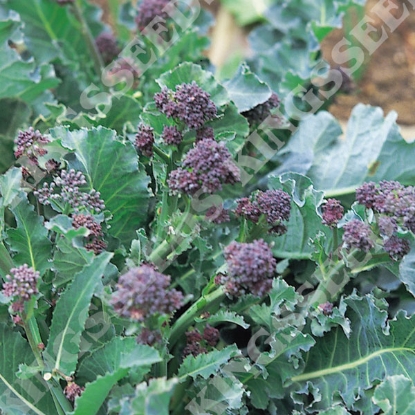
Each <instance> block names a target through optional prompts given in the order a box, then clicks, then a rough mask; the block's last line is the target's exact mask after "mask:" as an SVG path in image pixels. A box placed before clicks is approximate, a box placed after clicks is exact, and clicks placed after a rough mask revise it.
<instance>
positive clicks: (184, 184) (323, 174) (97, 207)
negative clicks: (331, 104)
mask: <svg viewBox="0 0 415 415" xmlns="http://www.w3.org/2000/svg"><path fill="white" fill-rule="evenodd" d="M178 3H180V4H178ZM195 3H198V2H187V1H185V2H168V1H153V0H151V1H150V0H143V1H140V2H138V3H137V4H136V3H135V2H134V4H133V3H131V2H129V1H128V2H124V4H121V5H120V4H118V2H116V1H110V2H109V4H110V6H111V7H110V10H111V11H112V14H111V17H112V26H111V28H110V27H108V26H106V25H104V24H103V23H101V22H100V21H99V13H97V8H96V7H95V6H92V5H91V4H89V3H88V2H86V1H85V0H73V1H68V0H65V1H59V0H56V1H55V0H32V1H31V2H30V3H24V4H23V3H22V2H20V1H17V0H2V1H1V0H0V35H1V36H0V53H2V54H3V55H2V56H3V57H4V62H5V68H6V69H5V72H2V73H0V78H1V80H2V85H3V87H0V106H1V108H2V109H3V111H4V114H5V115H4V117H3V118H2V119H3V120H4V126H5V127H4V130H2V133H1V135H0V143H1V145H2V148H4V155H5V156H4V161H3V160H2V161H1V168H2V172H3V173H2V175H1V176H0V195H1V197H0V229H1V233H0V277H1V287H0V290H1V291H0V310H1V317H0V343H1V348H0V410H1V412H2V413H5V414H10V415H19V414H22V413H24V414H37V415H49V414H59V415H70V414H74V415H92V414H97V415H104V414H109V415H112V414H114V415H115V414H137V415H143V414H145V415H150V414H154V413H157V414H173V415H174V414H192V415H196V414H212V415H213V414H235V415H242V414H248V413H249V414H277V413H282V414H315V413H321V414H348V413H350V414H352V413H363V414H377V413H398V412H399V413H411V410H412V409H411V408H412V402H413V400H414V395H415V391H414V386H413V382H414V380H415V379H414V373H415V371H414V370H413V368H414V367H415V357H414V347H413V344H414V340H415V339H414V333H415V320H414V314H413V310H414V304H415V299H414V295H415V284H414V255H415V249H414V243H415V242H414V241H415V238H414V234H415V169H414V168H413V167H412V166H413V163H412V158H413V157H412V154H413V151H414V146H415V144H414V143H413V142H407V141H405V140H403V138H402V137H401V135H400V133H399V129H398V127H397V125H396V123H395V119H396V114H394V113H391V114H389V115H387V116H386V117H384V116H383V113H382V111H381V110H380V109H379V108H373V107H370V106H364V105H358V106H357V107H356V108H355V109H354V111H353V114H352V117H351V119H350V120H349V123H348V125H347V131H346V133H345V134H344V136H343V137H341V136H342V133H343V131H342V130H341V128H340V125H339V123H338V122H337V121H336V120H335V119H334V117H333V116H332V115H330V114H329V113H328V112H326V111H322V110H320V109H321V108H320V107H318V108H317V107H316V108H314V109H315V111H310V112H308V113H306V114H305V115H304V117H302V118H301V119H296V118H290V117H288V116H287V115H284V109H286V104H287V97H288V95H287V94H286V92H287V85H289V84H290V82H293V81H294V78H295V79H296V80H297V81H298V82H299V84H298V86H299V88H298V89H297V90H296V91H297V92H293V94H292V95H291V97H293V96H294V95H295V97H296V98H297V99H301V93H299V91H300V92H301V91H302V90H303V88H305V87H306V86H307V83H308V81H309V78H308V75H309V74H308V72H307V71H306V72H302V73H301V76H300V75H298V73H297V72H293V71H292V64H293V62H292V60H290V59H288V60H284V59H282V60H280V61H279V62H280V65H278V68H277V70H278V76H274V75H275V74H274V75H273V71H271V70H270V69H271V68H269V67H267V65H263V63H264V59H265V55H266V54H265V52H264V50H263V49H262V52H261V51H260V52H259V54H257V56H256V62H255V63H256V64H258V65H256V64H255V65H254V64H252V65H248V64H247V63H242V64H241V65H240V66H239V67H238V68H237V69H236V71H235V73H234V75H233V76H232V77H231V78H230V79H226V80H222V81H221V82H219V81H218V79H217V78H218V76H217V75H218V70H217V69H216V68H214V67H213V66H212V65H211V64H210V62H209V61H208V59H207V58H206V54H205V49H206V48H207V46H208V42H209V30H208V28H209V26H210V25H211V23H212V21H213V16H212V15H210V14H209V12H208V11H207V10H205V9H203V8H202V7H201V5H200V4H195ZM221 3H223V4H222V5H221V7H227V8H228V9H229V10H231V11H232V12H233V13H234V14H235V16H236V17H237V19H238V20H239V22H241V24H245V23H249V24H255V25H256V27H255V28H254V31H253V34H252V36H253V38H255V39H256V41H259V40H260V39H259V38H258V36H259V35H260V34H261V33H262V34H264V36H265V33H268V34H269V32H270V27H269V25H270V24H272V25H274V26H275V25H276V24H277V23H278V22H279V23H281V22H285V25H283V26H281V27H280V29H281V30H280V31H279V32H280V33H277V31H276V30H274V29H272V30H271V32H272V36H271V37H266V38H264V41H265V40H267V41H271V39H273V40H272V41H274V40H275V39H274V37H273V36H274V35H275V36H277V35H278V36H277V38H278V39H279V40H278V42H281V43H279V44H277V43H276V44H275V45H274V46H275V48H274V49H273V52H275V51H276V50H278V51H279V52H280V53H281V54H280V55H279V56H280V57H281V56H282V55H283V52H284V50H285V48H286V47H287V45H288V44H291V43H290V42H292V40H293V38H292V37H295V38H296V39H297V38H298V39H300V40H301V41H302V43H301V42H300V43H301V45H303V46H304V45H305V44H306V43H307V39H308V38H307V36H308V35H309V34H310V33H312V34H313V36H312V37H310V38H309V39H308V41H310V42H311V41H316V39H317V40H318V41H321V40H322V38H323V37H324V35H325V34H327V33H328V32H329V31H330V30H331V28H332V27H334V26H335V23H336V24H337V23H338V21H339V18H340V16H341V13H342V12H343V11H344V10H346V9H347V5H348V4H349V2H347V1H337V2H334V3H335V4H334V5H333V7H332V8H330V9H329V10H327V7H328V5H327V4H326V3H324V2H323V3H324V4H323V3H322V4H320V3H319V6H318V7H317V6H316V5H314V6H313V7H310V8H307V10H305V9H304V7H305V6H307V5H308V3H307V2H293V3H292V4H290V5H288V3H287V4H286V3H284V4H283V7H281V8H280V9H278V6H281V4H280V3H281V2H278V1H275V2H264V4H265V3H266V4H265V7H264V8H263V10H261V11H260V12H259V14H256V15H255V16H254V17H255V18H254V19H251V20H249V16H248V15H247V14H246V10H252V7H253V4H254V3H252V2H250V1H247V2H245V1H244V2H240V4H245V5H246V4H247V9H246V10H243V12H242V9H241V10H236V9H235V8H234V6H232V4H230V3H229V2H227V1H223V2H221ZM299 5H303V6H304V7H303V9H304V10H305V11H304V10H303V13H301V14H300V15H299V17H298V18H293V10H294V9H298V8H299ZM248 6H249V7H248ZM268 6H269V8H267V7H268ZM308 6H310V5H308ZM317 9H318V10H319V11H320V12H321V13H320V14H318V13H317ZM323 12H327V13H328V12H329V13H328V14H327V13H326V16H329V17H330V19H326V20H324V19H323V17H324V16H323V14H324V13H323ZM305 21H307V22H308V23H307V25H306V31H305V32H303V23H304V22H305ZM284 36H287V37H286V38H285V40H284ZM290 36H291V37H290ZM310 39H311V40H310ZM307 44H308V43H307ZM310 45H311V44H308V46H307V56H308V53H309V52H310V50H311V49H308V47H309V46H310ZM262 46H264V44H263V45H262ZM310 47H311V46H310ZM297 52H298V51H297ZM297 52H296V53H297ZM300 55H301V56H303V52H301V53H300ZM296 56H299V55H296ZM313 56H314V55H313ZM251 57H252V56H251ZM303 57H304V56H303ZM314 57H315V58H316V59H317V55H315V56H314ZM294 60H295V59H294ZM268 63H269V62H268ZM300 63H301V62H300ZM7 68H9V69H7ZM10 68H12V69H10ZM273 69H276V68H273ZM7 71H10V72H7ZM296 73H297V75H298V76H297V75H296ZM222 74H223V73H222ZM280 75H281V76H280ZM270 81H272V82H270ZM310 91H311V92H312V93H313V94H314V93H317V92H316V89H315V85H314V86H313V87H312V88H311V89H310ZM324 92H325V90H324V89H322V90H320V93H321V94H322V95H320V97H321V96H323V95H324ZM308 96H310V95H308ZM294 101H295V100H294ZM303 110H304V108H303ZM12 111H13V113H12Z"/></svg>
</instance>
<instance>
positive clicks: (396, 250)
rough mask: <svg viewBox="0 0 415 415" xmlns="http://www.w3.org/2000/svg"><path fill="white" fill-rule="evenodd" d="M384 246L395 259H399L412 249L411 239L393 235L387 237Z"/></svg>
mask: <svg viewBox="0 0 415 415" xmlns="http://www.w3.org/2000/svg"><path fill="white" fill-rule="evenodd" d="M383 248H384V249H385V251H386V252H387V253H388V254H389V256H390V257H391V259H393V260H394V261H399V260H400V259H402V258H403V257H404V256H405V255H406V254H407V253H409V251H410V250H411V247H410V246H409V241H408V240H407V239H402V238H398V237H397V236H391V237H390V238H389V239H387V240H386V241H385V242H384V243H383Z"/></svg>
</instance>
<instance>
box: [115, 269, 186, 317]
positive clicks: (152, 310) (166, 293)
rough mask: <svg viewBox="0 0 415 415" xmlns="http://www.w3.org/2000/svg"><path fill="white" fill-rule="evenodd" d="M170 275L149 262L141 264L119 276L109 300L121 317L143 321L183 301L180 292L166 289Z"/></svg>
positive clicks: (178, 305)
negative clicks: (159, 270)
mask: <svg viewBox="0 0 415 415" xmlns="http://www.w3.org/2000/svg"><path fill="white" fill-rule="evenodd" d="M169 285H170V277H169V276H167V275H164V274H161V273H160V272H157V271H156V270H155V269H154V267H152V266H151V265H147V264H144V265H141V266H140V267H136V268H132V269H130V270H129V271H128V272H127V273H126V274H124V275H121V277H120V278H119V280H118V284H117V291H116V292H115V293H114V294H113V295H112V298H111V300H110V303H111V304H112V306H113V307H114V309H115V311H116V312H117V313H118V314H119V315H121V316H122V317H126V318H129V319H131V320H136V321H144V320H145V319H147V318H148V317H151V316H153V315H156V314H171V313H172V312H174V311H175V310H178V309H179V308H180V307H181V306H182V304H183V294H182V293H181V292H180V291H177V290H175V289H171V290H169V289H168V287H169Z"/></svg>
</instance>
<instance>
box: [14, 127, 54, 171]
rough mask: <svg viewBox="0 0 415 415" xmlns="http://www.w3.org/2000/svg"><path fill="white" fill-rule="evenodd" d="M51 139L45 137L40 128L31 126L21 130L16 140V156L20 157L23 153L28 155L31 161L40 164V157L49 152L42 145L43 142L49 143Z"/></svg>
mask: <svg viewBox="0 0 415 415" xmlns="http://www.w3.org/2000/svg"><path fill="white" fill-rule="evenodd" d="M49 142H50V141H49V140H48V139H47V138H46V137H44V136H43V135H42V134H41V133H40V131H39V130H36V131H35V130H34V129H33V127H30V128H29V129H28V130H27V131H20V132H19V134H18V136H17V138H16V139H15V140H14V143H15V145H16V146H17V148H16V150H15V152H14V156H15V157H16V158H19V157H21V156H23V155H25V156H27V157H28V158H29V160H30V161H31V162H33V163H34V164H36V165H37V164H38V157H41V156H44V155H45V154H47V150H45V149H44V148H42V147H41V145H42V144H47V143H49Z"/></svg>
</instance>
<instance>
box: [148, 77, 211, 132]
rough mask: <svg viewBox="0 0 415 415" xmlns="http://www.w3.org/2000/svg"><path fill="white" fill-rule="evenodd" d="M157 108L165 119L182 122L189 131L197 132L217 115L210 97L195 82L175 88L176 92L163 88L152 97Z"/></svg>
mask: <svg viewBox="0 0 415 415" xmlns="http://www.w3.org/2000/svg"><path fill="white" fill-rule="evenodd" d="M154 101H155V103H156V106H157V108H158V109H159V110H160V111H161V112H162V113H163V114H165V115H166V116H167V117H172V118H177V119H179V120H181V121H183V122H184V123H185V124H186V125H187V126H188V127H189V128H190V129H194V130H199V129H201V128H202V127H203V126H204V124H205V123H206V122H208V121H211V120H213V119H214V118H215V117H216V115H217V108H216V106H215V104H214V102H213V101H212V100H211V99H210V95H209V94H208V93H207V92H205V91H204V90H203V89H202V88H200V87H199V86H198V85H197V84H196V82H194V81H193V82H192V83H191V84H181V85H177V86H176V91H172V90H170V89H167V88H163V89H162V91H161V92H159V93H157V94H155V95H154Z"/></svg>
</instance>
